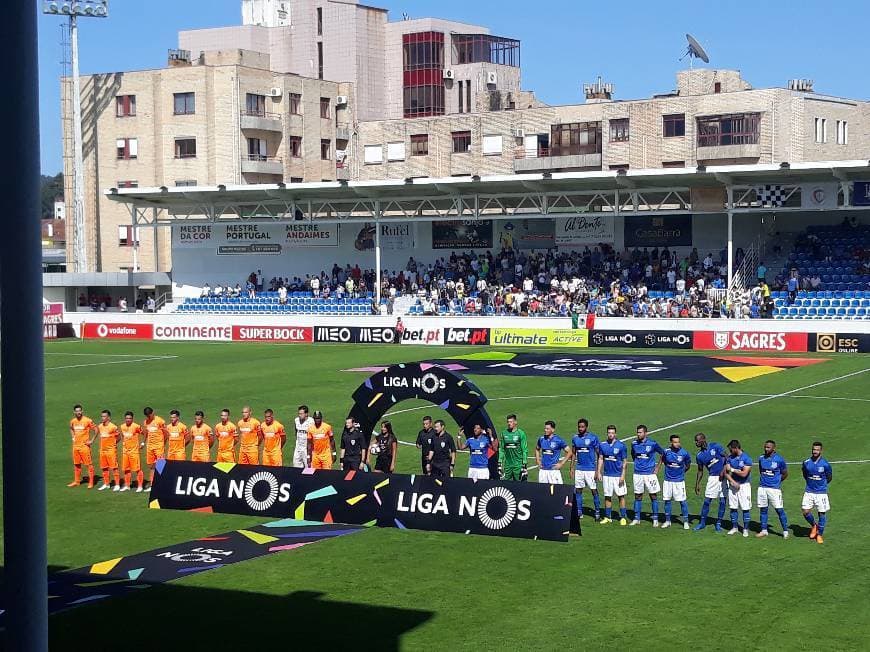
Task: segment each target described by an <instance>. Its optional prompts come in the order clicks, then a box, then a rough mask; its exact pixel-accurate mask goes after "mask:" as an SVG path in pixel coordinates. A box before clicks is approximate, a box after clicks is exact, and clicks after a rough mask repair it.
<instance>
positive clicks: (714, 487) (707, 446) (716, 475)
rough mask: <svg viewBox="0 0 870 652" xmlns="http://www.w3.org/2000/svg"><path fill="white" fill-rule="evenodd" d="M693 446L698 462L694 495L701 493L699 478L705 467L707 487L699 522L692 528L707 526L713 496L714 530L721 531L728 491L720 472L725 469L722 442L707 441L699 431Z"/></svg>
mask: <svg viewBox="0 0 870 652" xmlns="http://www.w3.org/2000/svg"><path fill="white" fill-rule="evenodd" d="M695 446H697V447H698V449H699V450H698V455H697V456H696V458H695V462H696V463H697V464H698V477H697V478H695V495H696V496H697V495H699V494H700V493H701V478H703V477H704V469H707V487H706V488H705V489H704V504H703V505H702V506H701V522H700V523H698V524H697V525H696V526H695V527H694V530H695V531H696V532H697V531H698V530H703V529H704V528H705V527H707V516H708V515H709V514H710V503H712V502H713V499H714V498H717V499H718V500H719V512H718V515H717V516H716V532H721V531H722V518H723V517H724V516H725V495H726V492H727V491H728V483H727V482H726V481H725V479H724V476H723V474H722V472H723V471H724V470H725V460H726V457H727V456H726V455H725V449H724V448H723V447H722V444H718V443H716V442H715V441H711V442H709V443H707V435H705V434H704V433H703V432H699V433H698V434H697V435H695Z"/></svg>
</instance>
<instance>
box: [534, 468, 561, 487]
mask: <svg viewBox="0 0 870 652" xmlns="http://www.w3.org/2000/svg"><path fill="white" fill-rule="evenodd" d="M538 482H541V483H546V484H562V471H560V470H559V469H553V470H551V471H545V470H544V469H540V470H539V471H538Z"/></svg>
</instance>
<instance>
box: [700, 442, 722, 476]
mask: <svg viewBox="0 0 870 652" xmlns="http://www.w3.org/2000/svg"><path fill="white" fill-rule="evenodd" d="M726 457H727V456H726V455H725V449H724V448H722V444H717V443H716V442H715V441H711V442H710V443H709V444H707V448H705V449H704V450H702V451H700V452H699V453H698V455H697V457H696V458H695V461H696V462H697V463H698V466H703V467H704V468H706V469H707V473H709V474H710V475H711V476H712V477H714V478H718V477H719V475H720V474H721V473H722V469H723V468H725V459H726Z"/></svg>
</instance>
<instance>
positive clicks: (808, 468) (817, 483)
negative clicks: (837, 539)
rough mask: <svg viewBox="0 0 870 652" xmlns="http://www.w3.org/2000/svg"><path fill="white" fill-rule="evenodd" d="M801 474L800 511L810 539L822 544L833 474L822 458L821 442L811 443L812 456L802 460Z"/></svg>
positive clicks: (829, 507) (829, 506)
mask: <svg viewBox="0 0 870 652" xmlns="http://www.w3.org/2000/svg"><path fill="white" fill-rule="evenodd" d="M801 472H802V473H803V476H804V480H806V483H807V487H806V489H805V490H804V497H803V498H802V499H801V511H802V512H803V514H804V518H805V519H806V520H807V523H809V524H810V539H815V540H816V543H824V542H825V540H824V538H823V537H822V535H823V534H824V533H825V525H827V524H828V512H829V511H830V509H831V503H830V501H829V500H828V485H829V484H831V481H832V480H833V479H834V473H833V470H832V469H831V465H830V463H829V462H828V460H826V459H825V458H824V457H822V442H820V441H814V442H813V448H812V454H811V455H810V457H809V459H806V460H804V463H803V464H802V465H801ZM814 507H815V508H816V511H818V513H819V521H818V523H816V519H815V518H813V508H814Z"/></svg>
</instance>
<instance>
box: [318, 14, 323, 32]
mask: <svg viewBox="0 0 870 652" xmlns="http://www.w3.org/2000/svg"><path fill="white" fill-rule="evenodd" d="M317 35H318V36H323V7H318V8H317Z"/></svg>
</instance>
